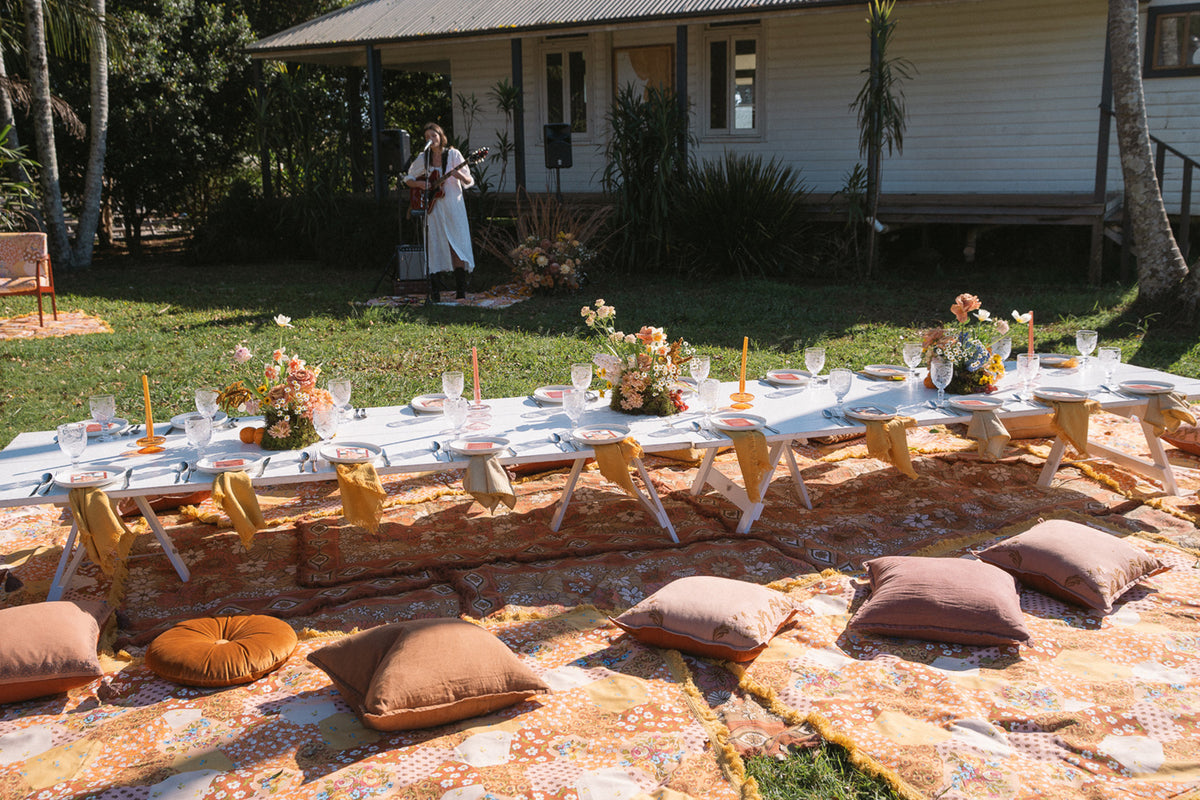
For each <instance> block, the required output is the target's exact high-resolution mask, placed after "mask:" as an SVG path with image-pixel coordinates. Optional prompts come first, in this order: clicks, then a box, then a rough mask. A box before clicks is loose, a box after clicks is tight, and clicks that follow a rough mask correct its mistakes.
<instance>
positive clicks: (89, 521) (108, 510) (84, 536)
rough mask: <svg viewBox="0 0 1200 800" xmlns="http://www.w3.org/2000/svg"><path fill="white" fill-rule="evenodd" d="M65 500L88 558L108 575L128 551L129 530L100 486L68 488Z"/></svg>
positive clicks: (131, 538) (130, 533)
mask: <svg viewBox="0 0 1200 800" xmlns="http://www.w3.org/2000/svg"><path fill="white" fill-rule="evenodd" d="M67 503H68V505H70V507H71V516H73V517H74V518H75V525H76V527H78V528H79V539H80V541H82V542H83V546H84V548H86V549H87V554H88V558H90V559H91V560H92V561H94V562H95V563H96V565H97V566H99V567H100V570H101V571H102V572H103V573H104V574H105V575H112V574H113V570H114V569H115V568H116V566H117V564H118V563H123V562H124V561H125V556H127V555H129V548H130V546H131V545H132V544H133V533H132V532H131V531H130V530H129V528H127V527H125V523H124V522H123V521H122V520H121V517H120V516H118V515H117V510H116V509H115V508H114V507H113V503H112V501H111V500H109V499H108V495H106V494H105V493H104V492H103V491H101V490H100V489H94V488H93V489H72V490H71V491H70V493H69V494H68V495H67Z"/></svg>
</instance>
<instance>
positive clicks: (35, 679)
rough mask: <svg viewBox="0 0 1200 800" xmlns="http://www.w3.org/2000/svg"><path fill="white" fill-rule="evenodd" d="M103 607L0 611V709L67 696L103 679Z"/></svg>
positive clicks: (57, 604)
mask: <svg viewBox="0 0 1200 800" xmlns="http://www.w3.org/2000/svg"><path fill="white" fill-rule="evenodd" d="M102 606H103V604H100V603H87V604H82V607H81V604H77V603H72V602H68V601H65V600H56V601H53V602H48V603H31V604H29V605H24V606H14V607H12V608H5V609H0V703H12V702H15V701H17V700H28V699H29V698H32V697H41V696H43V695H48V694H57V693H59V692H65V691H67V690H68V689H73V688H75V687H76V686H82V685H84V684H85V683H90V682H91V681H93V680H95V679H96V678H98V677H100V676H101V675H103V674H104V670H103V669H101V668H100V660H99V658H97V656H96V643H97V642H98V641H99V639H100V626H99V624H98V623H97V622H96V614H97V613H99V611H100V608H101V607H102Z"/></svg>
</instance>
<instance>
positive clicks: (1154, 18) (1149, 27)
mask: <svg viewBox="0 0 1200 800" xmlns="http://www.w3.org/2000/svg"><path fill="white" fill-rule="evenodd" d="M1142 74H1143V76H1145V77H1147V78H1171V77H1178V76H1183V75H1200V5H1196V4H1190V5H1176V6H1155V7H1153V8H1150V9H1149V10H1148V11H1147V12H1146V63H1145V66H1144V68H1143V71H1142Z"/></svg>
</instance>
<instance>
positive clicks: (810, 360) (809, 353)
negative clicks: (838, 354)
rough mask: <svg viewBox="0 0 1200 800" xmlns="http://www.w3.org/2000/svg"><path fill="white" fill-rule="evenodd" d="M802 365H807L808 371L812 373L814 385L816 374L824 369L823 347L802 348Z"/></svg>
mask: <svg viewBox="0 0 1200 800" xmlns="http://www.w3.org/2000/svg"><path fill="white" fill-rule="evenodd" d="M804 366H806V367H808V371H809V372H810V373H811V374H812V382H813V384H814V385H816V384H817V383H818V381H817V375H818V374H820V372H821V370H823V369H825V348H824V347H806V348H804Z"/></svg>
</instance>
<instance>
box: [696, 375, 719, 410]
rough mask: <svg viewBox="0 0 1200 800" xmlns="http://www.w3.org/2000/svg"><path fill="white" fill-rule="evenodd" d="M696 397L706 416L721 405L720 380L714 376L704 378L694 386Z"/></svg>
mask: <svg viewBox="0 0 1200 800" xmlns="http://www.w3.org/2000/svg"><path fill="white" fill-rule="evenodd" d="M696 398H697V399H698V400H699V401H700V407H701V409H702V410H703V411H704V415H705V416H706V417H707V416H709V415H710V414H712V413H713V412H715V411H716V410H717V409H718V408H720V406H721V382H720V381H719V380H717V379H716V378H705V379H704V380H702V381H700V385H699V386H697V387H696Z"/></svg>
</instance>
